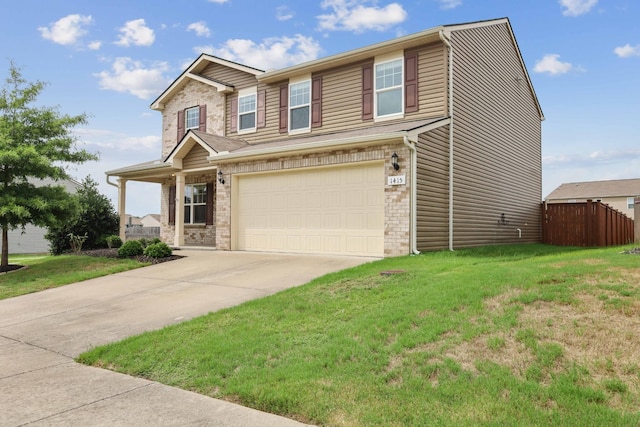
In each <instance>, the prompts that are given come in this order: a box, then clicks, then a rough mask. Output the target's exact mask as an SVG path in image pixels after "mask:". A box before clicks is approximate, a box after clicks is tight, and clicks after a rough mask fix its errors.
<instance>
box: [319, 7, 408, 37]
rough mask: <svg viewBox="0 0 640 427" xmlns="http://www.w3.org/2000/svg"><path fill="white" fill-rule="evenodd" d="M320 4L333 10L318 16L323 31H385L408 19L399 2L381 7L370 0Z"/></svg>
mask: <svg viewBox="0 0 640 427" xmlns="http://www.w3.org/2000/svg"><path fill="white" fill-rule="evenodd" d="M368 4H372V5H371V6H367V5H368ZM320 6H321V7H322V9H330V10H331V13H328V14H325V15H319V16H317V19H318V29H319V30H322V31H353V32H354V33H361V32H364V31H367V30H374V31H385V30H388V29H389V28H391V27H393V26H395V25H398V24H400V23H402V22H404V20H405V19H407V11H406V10H404V8H403V7H402V5H400V4H399V3H390V4H388V5H387V6H384V7H379V6H376V4H375V3H374V2H372V1H369V0H323V1H322V3H321V4H320Z"/></svg>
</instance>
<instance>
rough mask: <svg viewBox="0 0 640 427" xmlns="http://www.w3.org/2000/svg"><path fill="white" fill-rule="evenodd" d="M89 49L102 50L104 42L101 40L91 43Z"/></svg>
mask: <svg viewBox="0 0 640 427" xmlns="http://www.w3.org/2000/svg"><path fill="white" fill-rule="evenodd" d="M87 47H88V48H89V49H91V50H100V48H101V47H102V42H101V41H100V40H95V41H92V42H91V43H89V44H88V45H87Z"/></svg>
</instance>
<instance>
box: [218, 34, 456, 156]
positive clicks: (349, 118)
mask: <svg viewBox="0 0 640 427" xmlns="http://www.w3.org/2000/svg"><path fill="white" fill-rule="evenodd" d="M418 52H419V60H418V75H419V83H418V99H419V110H418V111H417V112H414V113H408V114H405V118H404V120H414V119H418V118H430V117H442V116H444V115H446V107H447V105H446V104H447V85H446V51H445V49H444V46H443V45H442V44H441V43H437V44H431V45H427V46H424V47H422V48H420V49H418ZM373 60H374V58H371V59H370V60H369V61H366V62H373ZM363 63H364V62H359V63H354V64H351V65H349V66H345V67H340V68H335V69H331V70H327V71H325V72H323V73H322V74H317V75H321V76H322V126H321V127H319V128H314V129H312V131H311V132H310V133H309V134H318V133H327V132H339V131H344V130H352V129H357V128H365V127H371V126H375V124H376V123H375V122H374V121H373V120H367V121H363V120H362V107H361V103H362V82H361V78H362V64H363ZM314 76H315V75H314ZM283 84H288V81H282V82H279V83H275V84H271V85H259V86H258V90H259V91H260V90H263V89H264V90H266V100H265V101H266V126H265V127H264V128H262V129H258V131H257V132H256V133H252V134H243V135H242V139H244V140H246V141H247V142H248V143H250V144H251V143H255V142H268V141H273V140H277V139H283V138H287V137H288V135H287V134H282V133H280V132H279V126H278V125H279V102H280V94H279V91H280V86H281V85H283ZM232 96H234V95H228V96H227V107H226V111H227V114H226V116H227V120H226V125H225V128H226V134H227V136H229V137H234V136H236V135H237V134H236V133H235V132H231V122H230V117H231V101H230V100H231V97H232ZM398 120H403V119H398ZM384 123H385V124H388V123H389V121H386V122H384ZM300 136H304V134H302V135H300V134H298V135H297V137H300Z"/></svg>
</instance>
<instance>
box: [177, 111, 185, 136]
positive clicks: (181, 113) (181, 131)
mask: <svg viewBox="0 0 640 427" xmlns="http://www.w3.org/2000/svg"><path fill="white" fill-rule="evenodd" d="M183 136H184V110H180V111H178V142H180V140H181V139H182V137H183Z"/></svg>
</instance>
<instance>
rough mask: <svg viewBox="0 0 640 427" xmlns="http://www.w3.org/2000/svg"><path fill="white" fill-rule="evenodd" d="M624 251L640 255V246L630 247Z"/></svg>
mask: <svg viewBox="0 0 640 427" xmlns="http://www.w3.org/2000/svg"><path fill="white" fill-rule="evenodd" d="M623 253H624V254H633V255H640V248H633V249H629V250H628V251H624V252H623Z"/></svg>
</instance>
